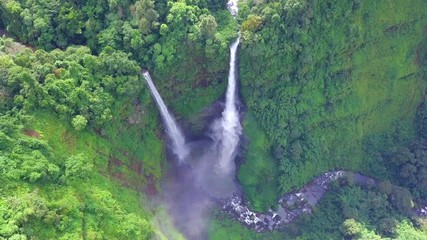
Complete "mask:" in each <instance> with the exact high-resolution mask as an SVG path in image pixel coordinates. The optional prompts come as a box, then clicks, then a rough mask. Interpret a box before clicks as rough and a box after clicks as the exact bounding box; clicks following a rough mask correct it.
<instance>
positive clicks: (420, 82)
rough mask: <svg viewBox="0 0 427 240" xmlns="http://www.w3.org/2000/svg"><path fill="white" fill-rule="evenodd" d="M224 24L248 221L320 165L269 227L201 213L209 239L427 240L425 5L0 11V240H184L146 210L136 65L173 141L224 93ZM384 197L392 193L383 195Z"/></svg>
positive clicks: (8, 7)
mask: <svg viewBox="0 0 427 240" xmlns="http://www.w3.org/2000/svg"><path fill="white" fill-rule="evenodd" d="M238 29H240V36H241V44H240V48H239V53H238V58H239V59H238V62H237V63H238V69H239V71H238V77H239V96H240V97H241V102H242V107H241V110H243V112H242V117H243V118H242V126H243V134H244V136H242V141H241V143H242V144H241V145H242V146H241V152H239V154H238V156H239V158H241V159H240V161H239V164H238V169H237V172H236V178H237V182H238V183H239V184H240V185H241V186H242V190H243V195H244V198H245V200H248V202H249V205H250V207H251V208H252V209H253V210H255V211H262V212H265V211H268V210H269V209H276V208H277V200H278V198H279V196H281V195H283V194H284V193H287V192H289V191H292V190H296V189H299V188H301V187H302V186H304V185H305V184H306V183H308V182H309V181H310V180H312V179H313V178H314V177H316V176H319V175H321V174H322V173H324V172H327V171H330V170H336V169H345V170H351V171H354V172H359V173H362V174H365V175H368V176H372V177H374V178H376V179H378V180H381V181H382V182H381V187H379V188H375V187H372V186H356V185H354V184H353V181H352V180H351V179H346V180H344V181H342V182H337V183H334V185H333V186H332V187H331V190H330V191H328V193H327V194H326V195H325V197H324V198H323V199H322V200H321V201H320V202H319V204H318V205H317V206H316V207H315V208H314V209H313V214H306V215H303V216H302V217H301V218H299V219H298V220H297V221H295V222H292V223H291V224H289V225H288V226H287V227H286V228H284V229H283V230H280V231H273V232H266V233H255V232H254V231H253V230H251V229H249V228H246V227H244V226H243V225H242V224H240V223H239V222H237V221H235V220H234V219H233V218H232V217H230V216H229V215H226V214H225V213H223V212H221V211H219V210H218V209H217V208H212V209H210V210H211V212H209V213H210V217H209V222H208V224H207V226H206V238H209V239H218V240H219V239H221V240H222V239H417V240H422V239H427V222H426V220H425V219H423V218H419V217H417V216H416V215H415V214H414V213H413V212H412V210H411V209H412V207H413V206H417V204H426V203H427V148H426V147H425V146H426V143H427V140H426V139H427V102H426V100H427V98H426V90H427V89H426V87H427V81H426V78H427V75H426V73H427V4H426V2H425V1H424V0H411V1H408V0H376V1H369V0H323V1H321V0H278V1H263V0H259V1H253V0H242V1H239V15H238V17H237V21H235V20H234V19H233V17H232V16H231V15H230V13H229V12H228V11H227V9H226V2H225V1H217V0H197V1H195V0H178V1H164V0H160V1H151V0H125V1H117V0H87V1H82V0H39V1H37V0H2V1H0V35H3V34H5V36H3V37H1V36H0V239H185V237H184V236H182V235H181V234H180V233H179V231H178V230H177V229H175V227H174V224H173V221H172V220H171V216H170V214H169V213H168V212H167V211H166V208H165V206H163V205H162V203H160V202H159V201H157V200H158V198H159V196H161V194H167V193H165V192H164V189H163V185H162V184H163V183H164V179H166V178H167V177H168V171H170V169H171V167H170V165H171V164H170V162H168V161H167V154H166V142H167V136H166V133H165V131H164V127H163V125H162V122H161V118H160V116H159V113H158V110H157V107H156V104H155V103H154V101H153V100H152V98H151V95H150V92H149V89H148V88H147V87H146V85H145V80H144V78H143V76H142V75H141V70H148V71H149V72H150V73H151V75H152V76H153V80H154V82H155V84H156V86H157V87H158V90H159V92H160V94H161V95H162V97H163V98H164V100H165V103H166V105H167V106H168V108H169V109H170V110H171V111H172V112H173V114H174V116H175V117H176V118H177V120H178V123H179V124H180V125H182V126H183V128H184V130H185V132H186V134H188V135H191V137H195V136H197V137H199V136H200V135H201V134H202V129H203V128H204V127H206V126H204V124H205V122H204V120H205V119H203V117H206V116H204V114H202V113H203V112H204V111H205V110H206V109H208V107H209V106H212V104H213V103H215V102H216V101H218V100H220V99H222V98H223V96H224V93H225V91H226V87H227V74H228V70H229V69H228V68H229V52H228V49H229V45H230V43H231V42H232V41H233V40H234V39H235V38H236V37H237V35H238ZM390 186H400V187H394V188H392V187H390Z"/></svg>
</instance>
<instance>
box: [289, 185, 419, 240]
mask: <svg viewBox="0 0 427 240" xmlns="http://www.w3.org/2000/svg"><path fill="white" fill-rule="evenodd" d="M394 201H395V200H393V198H387V196H386V195H384V194H382V193H380V192H377V190H376V189H367V188H360V187H356V186H349V185H335V186H333V187H332V189H330V190H329V192H328V193H326V195H325V197H324V198H323V199H322V200H321V201H320V203H319V205H318V206H317V207H316V209H315V211H314V213H313V216H311V217H309V216H307V217H305V218H304V217H303V218H301V219H300V220H298V222H296V223H295V225H294V227H295V228H296V229H294V230H293V232H294V233H295V237H298V239H344V238H346V239H347V238H348V239H405V234H409V235H413V236H422V237H420V238H419V239H424V238H425V233H423V231H426V229H425V228H424V229H419V228H416V227H414V226H413V225H412V224H411V223H409V220H408V219H409V218H410V215H411V214H408V215H407V213H403V214H401V213H399V212H400V210H399V209H398V208H395V207H394V203H393V202H394ZM348 209H353V211H352V212H353V213H352V214H351V216H350V215H348V213H349V211H348ZM405 231H408V232H405ZM409 239H411V238H409ZM414 239H416V238H414Z"/></svg>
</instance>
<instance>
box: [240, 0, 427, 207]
mask: <svg viewBox="0 0 427 240" xmlns="http://www.w3.org/2000/svg"><path fill="white" fill-rule="evenodd" d="M241 9H242V15H244V14H246V15H247V17H246V18H244V19H242V20H243V23H242V26H249V27H246V28H245V29H243V32H242V38H243V46H242V49H241V52H240V53H241V58H240V75H241V78H240V81H241V83H242V93H243V96H244V100H245V102H246V104H247V106H248V109H249V112H252V113H253V114H254V115H255V119H256V121H257V122H258V123H259V125H260V126H261V129H263V130H264V131H265V133H266V134H267V138H269V139H270V141H265V144H264V146H259V144H255V147H252V148H251V147H250V150H249V155H251V154H252V155H254V154H255V155H256V152H263V151H264V152H266V151H265V149H269V151H270V152H271V157H270V158H269V159H268V160H265V161H269V162H270V165H274V164H278V165H279V169H280V170H279V171H280V172H279V184H280V187H281V189H282V191H288V190H289V189H291V188H293V187H296V186H300V185H302V184H303V183H305V182H306V181H307V180H309V179H310V178H312V177H313V176H314V175H317V174H319V173H321V172H322V171H325V170H328V169H332V168H344V169H352V170H356V171H369V172H373V171H374V170H373V169H369V167H366V166H370V164H371V162H372V160H370V159H368V158H367V154H366V145H365V144H364V142H365V140H366V139H367V138H368V137H370V136H373V135H380V134H383V133H393V132H396V133H397V134H396V135H402V134H403V135H405V134H406V135H407V136H409V137H410V136H412V135H413V134H414V131H413V126H412V122H413V119H414V115H415V112H416V110H417V107H418V106H419V105H420V104H421V103H422V101H423V96H424V92H425V88H426V80H425V75H424V73H425V66H424V64H423V62H425V44H426V39H427V38H426V35H427V34H426V26H427V14H426V12H427V11H426V10H427V6H426V5H425V3H424V2H423V1H421V0H418V1H403V0H402V1H385V0H381V1H375V2H372V1H367V0H366V1H365V0H361V1H359V0H354V1H338V0H336V1H335V0H328V1H316V0H311V1H310V0H308V1H284V2H273V3H248V4H244V6H242V8H241ZM249 124H251V123H249ZM252 124H253V125H256V124H254V123H252ZM263 149H264V150H263ZM254 152H255V153H254ZM276 160H277V162H276ZM253 161H255V160H253ZM253 161H252V162H251V161H249V162H247V163H245V164H246V165H251V164H253ZM245 164H244V165H243V169H244V168H245ZM263 169H272V167H265V166H264V167H263ZM261 172H263V171H261ZM264 172H265V173H259V174H258V176H257V178H258V181H255V182H259V183H262V179H265V178H266V177H268V176H269V175H271V174H274V171H264ZM245 178H246V175H243V176H241V179H242V181H243V184H244V185H245V181H244V179H245ZM257 186H258V184H254V183H252V184H249V183H247V184H246V190H247V191H248V192H251V191H253V190H254V189H255V188H256V187H257ZM249 195H250V194H249ZM251 197H253V198H254V195H253V196H249V198H250V199H251Z"/></svg>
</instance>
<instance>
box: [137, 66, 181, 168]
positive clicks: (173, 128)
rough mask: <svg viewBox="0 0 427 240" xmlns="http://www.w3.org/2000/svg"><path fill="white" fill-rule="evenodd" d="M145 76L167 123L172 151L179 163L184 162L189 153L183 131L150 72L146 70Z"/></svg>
mask: <svg viewBox="0 0 427 240" xmlns="http://www.w3.org/2000/svg"><path fill="white" fill-rule="evenodd" d="M144 77H145V79H146V80H147V83H148V86H149V87H150V90H151V93H152V95H153V97H154V99H155V100H156V103H157V105H158V106H159V110H160V113H161V115H162V118H163V121H164V123H165V125H166V132H167V134H168V136H169V138H170V140H171V141H172V151H173V152H174V153H175V154H176V156H177V157H178V159H179V163H182V162H183V161H184V160H185V157H186V156H187V155H188V148H187V146H186V145H185V137H184V134H182V131H181V129H180V128H179V127H178V125H177V124H176V122H175V120H174V118H173V116H172V115H171V114H170V113H169V111H168V109H167V107H166V105H165V103H164V102H163V100H162V98H161V97H160V94H159V92H158V91H157V89H156V87H155V86H154V83H153V80H152V79H151V76H150V74H149V73H148V72H144Z"/></svg>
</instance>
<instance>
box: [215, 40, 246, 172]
mask: <svg viewBox="0 0 427 240" xmlns="http://www.w3.org/2000/svg"><path fill="white" fill-rule="evenodd" d="M239 42H240V38H237V40H236V41H235V42H234V43H233V44H232V45H231V46H230V69H229V73H228V86H227V93H226V98H225V108H224V111H223V112H222V118H221V119H219V121H216V122H215V123H214V126H213V131H214V139H215V140H216V142H217V144H218V145H219V156H218V158H219V170H220V171H221V172H222V173H226V174H228V173H230V172H232V171H233V172H234V170H235V164H234V158H235V156H236V149H237V147H238V145H239V140H240V135H241V134H242V126H241V125H240V119H239V112H238V110H237V106H236V103H237V97H236V80H237V79H236V58H237V57H236V55H237V48H238V46H239Z"/></svg>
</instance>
